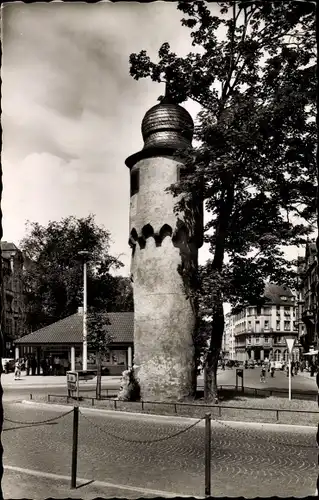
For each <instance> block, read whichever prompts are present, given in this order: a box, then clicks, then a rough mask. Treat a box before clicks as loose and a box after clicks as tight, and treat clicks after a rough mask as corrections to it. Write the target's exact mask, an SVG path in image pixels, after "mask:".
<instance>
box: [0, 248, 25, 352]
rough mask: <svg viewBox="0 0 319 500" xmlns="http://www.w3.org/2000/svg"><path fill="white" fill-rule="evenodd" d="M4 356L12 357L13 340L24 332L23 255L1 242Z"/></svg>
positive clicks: (16, 249)
mask: <svg viewBox="0 0 319 500" xmlns="http://www.w3.org/2000/svg"><path fill="white" fill-rule="evenodd" d="M1 258H2V273H3V283H2V287H3V302H4V304H3V306H4V307H3V317H2V322H3V325H2V326H3V335H4V357H9V358H11V357H13V356H14V350H13V341H14V340H15V339H17V338H19V337H21V336H22V335H23V334H24V333H25V298H24V292H23V263H24V259H23V255H22V252H21V251H20V250H19V249H18V248H17V247H16V245H15V244H14V243H9V242H7V241H2V242H1Z"/></svg>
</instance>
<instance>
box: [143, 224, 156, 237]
mask: <svg viewBox="0 0 319 500" xmlns="http://www.w3.org/2000/svg"><path fill="white" fill-rule="evenodd" d="M142 235H143V236H144V238H145V239H147V238H149V237H150V236H154V229H153V226H152V225H151V224H146V226H143V227H142Z"/></svg>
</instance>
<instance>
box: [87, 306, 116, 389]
mask: <svg viewBox="0 0 319 500" xmlns="http://www.w3.org/2000/svg"><path fill="white" fill-rule="evenodd" d="M109 324H110V321H109V319H108V317H107V313H106V311H99V312H97V311H95V310H94V309H92V308H91V310H90V311H89V312H88V315H87V331H88V347H90V348H91V349H94V351H95V353H96V366H97V378H96V399H101V376H102V357H103V356H104V355H105V354H107V353H109V352H110V350H109V345H110V343H111V342H112V340H113V339H112V336H111V335H110V333H109V332H108V328H107V327H108V325H109Z"/></svg>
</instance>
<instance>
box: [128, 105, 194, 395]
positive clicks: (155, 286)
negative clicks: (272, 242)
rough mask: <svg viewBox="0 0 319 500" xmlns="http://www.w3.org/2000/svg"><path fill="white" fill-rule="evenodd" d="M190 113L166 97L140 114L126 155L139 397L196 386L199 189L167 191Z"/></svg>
mask: <svg viewBox="0 0 319 500" xmlns="http://www.w3.org/2000/svg"><path fill="white" fill-rule="evenodd" d="M193 129H194V124H193V120H192V118H191V116H190V115H189V113H188V112H187V111H186V110H185V109H184V108H183V107H181V106H179V105H177V104H174V103H172V102H170V101H169V99H168V98H165V99H164V100H163V101H162V102H161V103H160V104H157V105H156V106H153V107H152V108H151V109H150V110H149V111H147V113H146V115H145V116H144V119H143V122H142V135H143V139H144V147H143V149H142V150H141V151H139V152H138V153H135V154H134V155H132V156H130V157H129V158H127V160H126V162H125V163H126V165H127V166H128V167H129V169H130V176H131V201H130V237H129V244H130V246H131V248H132V261H131V278H132V281H133V290H134V369H135V373H136V376H137V378H138V380H139V383H140V388H141V397H142V398H143V399H144V400H149V401H150V400H154V401H155V400H157V401H159V400H176V399H182V398H184V397H187V396H188V395H192V394H194V391H195V387H196V367H195V357H194V341H193V338H194V333H195V330H196V321H197V311H196V306H195V304H194V301H193V300H192V297H191V295H190V292H191V288H192V287H193V286H194V285H193V281H194V276H196V271H197V261H198V248H199V247H200V246H201V245H202V243H203V239H202V238H203V208H202V201H201V199H200V197H198V196H197V197H195V196H194V195H192V196H190V197H188V202H187V209H186V210H185V212H183V213H178V214H176V213H175V212H174V208H175V206H176V203H177V201H178V200H180V196H179V197H174V196H173V194H171V193H170V192H167V188H169V186H170V185H172V184H175V183H177V182H178V180H179V179H180V178H181V175H182V174H183V171H185V165H184V164H183V162H182V160H181V159H180V158H179V157H178V156H177V154H178V153H177V152H178V151H180V150H181V149H185V148H189V147H191V143H192V136H193Z"/></svg>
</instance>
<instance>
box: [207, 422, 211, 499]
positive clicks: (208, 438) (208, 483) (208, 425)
mask: <svg viewBox="0 0 319 500" xmlns="http://www.w3.org/2000/svg"><path fill="white" fill-rule="evenodd" d="M211 435H212V430H211V414H210V413H206V415H205V496H206V497H210V496H211V458H212V454H211Z"/></svg>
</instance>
